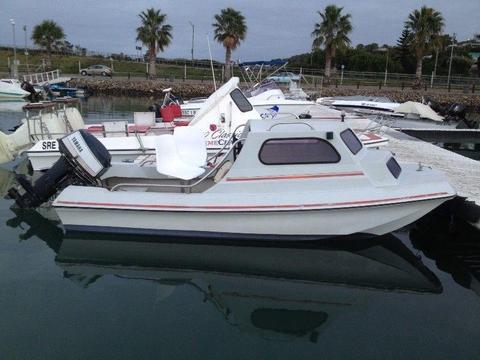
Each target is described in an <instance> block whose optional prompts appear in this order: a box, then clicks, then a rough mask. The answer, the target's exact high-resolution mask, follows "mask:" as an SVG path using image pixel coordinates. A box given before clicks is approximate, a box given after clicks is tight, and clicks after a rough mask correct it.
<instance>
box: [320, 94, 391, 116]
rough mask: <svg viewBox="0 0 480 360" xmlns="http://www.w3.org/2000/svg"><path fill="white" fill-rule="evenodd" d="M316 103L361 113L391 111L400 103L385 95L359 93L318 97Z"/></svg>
mask: <svg viewBox="0 0 480 360" xmlns="http://www.w3.org/2000/svg"><path fill="white" fill-rule="evenodd" d="M316 103H317V104H321V105H325V106H331V107H334V108H339V109H348V110H351V111H354V112H358V113H363V114H384V113H393V112H394V110H395V109H396V108H397V107H398V106H399V105H400V104H399V103H396V102H394V101H392V100H391V99H389V98H387V97H379V96H373V97H372V96H360V95H359V96H335V97H320V98H318V99H317V101H316Z"/></svg>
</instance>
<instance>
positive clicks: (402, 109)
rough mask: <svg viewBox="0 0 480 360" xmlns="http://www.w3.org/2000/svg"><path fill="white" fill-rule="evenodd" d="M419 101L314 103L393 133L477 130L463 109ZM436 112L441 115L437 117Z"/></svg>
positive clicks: (324, 100) (333, 100) (331, 99)
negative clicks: (367, 119)
mask: <svg viewBox="0 0 480 360" xmlns="http://www.w3.org/2000/svg"><path fill="white" fill-rule="evenodd" d="M422 101H423V102H422V103H420V102H415V101H407V102H405V103H396V102H393V101H392V100H390V99H389V98H386V97H370V96H338V97H321V98H318V99H317V101H316V102H317V104H321V105H325V106H330V107H332V108H335V109H344V110H346V111H350V112H353V113H357V114H362V115H367V116H375V120H376V121H378V122H381V123H382V125H386V126H389V127H392V128H396V129H455V128H461V129H466V128H467V129H468V128H472V129H473V128H478V124H477V123H475V122H472V121H469V120H468V119H466V117H465V115H466V113H465V107H464V106H461V105H459V104H454V105H452V106H451V107H449V108H446V109H445V108H442V107H441V106H440V105H439V104H437V103H435V102H433V101H432V100H430V99H423V100H422ZM432 107H433V108H432ZM437 110H442V111H441V112H440V113H439V112H437Z"/></svg>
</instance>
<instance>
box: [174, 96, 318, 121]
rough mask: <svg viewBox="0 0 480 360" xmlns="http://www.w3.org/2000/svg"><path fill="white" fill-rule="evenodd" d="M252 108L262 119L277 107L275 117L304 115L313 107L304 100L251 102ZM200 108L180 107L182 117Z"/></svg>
mask: <svg viewBox="0 0 480 360" xmlns="http://www.w3.org/2000/svg"><path fill="white" fill-rule="evenodd" d="M251 103H252V106H253V107H254V108H255V110H257V111H258V112H259V113H260V115H261V116H262V118H265V117H269V116H272V111H271V109H272V108H273V107H277V108H278V110H277V111H275V112H276V113H278V115H277V116H280V115H282V114H289V115H291V114H295V115H300V114H305V113H307V112H308V110H309V109H310V108H311V107H312V106H314V105H315V103H314V102H313V101H306V100H288V99H286V100H278V101H277V102H274V101H252V102H251ZM201 106H202V103H201V102H194V103H187V104H183V105H182V106H181V108H182V115H183V116H194V115H195V114H196V113H197V111H198V110H200V108H201Z"/></svg>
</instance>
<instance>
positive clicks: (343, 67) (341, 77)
mask: <svg viewBox="0 0 480 360" xmlns="http://www.w3.org/2000/svg"><path fill="white" fill-rule="evenodd" d="M341 68H342V72H341V74H340V85H343V69H345V65H343V64H342V66H341Z"/></svg>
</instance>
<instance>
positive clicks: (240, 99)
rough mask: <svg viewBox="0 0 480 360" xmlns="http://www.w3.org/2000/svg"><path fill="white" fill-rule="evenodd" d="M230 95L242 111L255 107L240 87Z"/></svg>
mask: <svg viewBox="0 0 480 360" xmlns="http://www.w3.org/2000/svg"><path fill="white" fill-rule="evenodd" d="M230 97H231V98H232V100H233V102H234V103H235V105H237V107H238V108H239V109H240V111H241V112H247V111H252V110H253V107H252V104H250V102H249V101H248V99H247V98H246V97H245V95H243V93H242V92H241V91H240V90H239V89H235V90H233V91H232V92H231V93H230Z"/></svg>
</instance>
